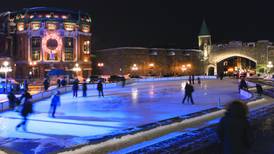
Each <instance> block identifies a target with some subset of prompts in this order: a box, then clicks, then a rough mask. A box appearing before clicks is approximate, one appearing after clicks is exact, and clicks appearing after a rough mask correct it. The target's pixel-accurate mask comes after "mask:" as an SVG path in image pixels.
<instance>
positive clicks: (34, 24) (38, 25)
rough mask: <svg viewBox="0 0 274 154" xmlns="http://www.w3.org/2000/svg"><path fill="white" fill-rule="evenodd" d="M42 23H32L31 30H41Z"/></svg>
mask: <svg viewBox="0 0 274 154" xmlns="http://www.w3.org/2000/svg"><path fill="white" fill-rule="evenodd" d="M40 27H41V26H40V22H32V23H31V29H32V30H39V29H40Z"/></svg>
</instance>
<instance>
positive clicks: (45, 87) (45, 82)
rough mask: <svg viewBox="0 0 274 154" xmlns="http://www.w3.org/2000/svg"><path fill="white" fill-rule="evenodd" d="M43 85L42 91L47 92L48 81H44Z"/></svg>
mask: <svg viewBox="0 0 274 154" xmlns="http://www.w3.org/2000/svg"><path fill="white" fill-rule="evenodd" d="M43 84H44V90H45V91H47V90H48V89H49V81H48V79H45V80H44V82H43Z"/></svg>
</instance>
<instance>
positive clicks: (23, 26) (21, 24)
mask: <svg viewBox="0 0 274 154" xmlns="http://www.w3.org/2000/svg"><path fill="white" fill-rule="evenodd" d="M24 29H25V25H24V23H23V22H20V23H18V24H17V30H18V31H23V30H24Z"/></svg>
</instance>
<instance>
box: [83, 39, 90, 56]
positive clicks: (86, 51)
mask: <svg viewBox="0 0 274 154" xmlns="http://www.w3.org/2000/svg"><path fill="white" fill-rule="evenodd" d="M83 53H84V54H89V53H90V41H84V44H83Z"/></svg>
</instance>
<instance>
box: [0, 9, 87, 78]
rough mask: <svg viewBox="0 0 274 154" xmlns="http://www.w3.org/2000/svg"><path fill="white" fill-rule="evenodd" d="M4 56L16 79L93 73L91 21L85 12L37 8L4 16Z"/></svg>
mask: <svg viewBox="0 0 274 154" xmlns="http://www.w3.org/2000/svg"><path fill="white" fill-rule="evenodd" d="M0 19H1V22H2V23H3V24H2V27H0V29H1V37H0V45H1V46H3V47H2V48H3V49H5V50H3V51H1V53H0V55H1V57H8V58H9V59H10V62H11V65H12V68H13V76H14V77H16V78H18V79H24V78H27V77H29V76H32V77H35V78H42V77H44V76H46V75H47V72H49V71H51V70H53V69H60V70H65V71H67V72H71V73H72V72H73V68H74V67H75V65H76V64H77V65H78V66H80V68H81V70H79V69H78V70H77V72H76V73H77V75H81V76H85V77H87V76H89V75H90V74H91V59H90V54H91V35H92V34H91V18H90V16H89V15H88V14H87V13H84V12H81V11H72V10H64V9H57V8H47V7H35V8H26V9H22V10H19V11H15V12H5V13H2V14H1V18H0Z"/></svg>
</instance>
